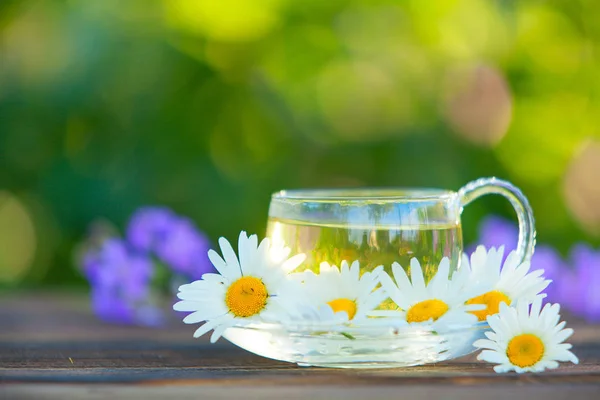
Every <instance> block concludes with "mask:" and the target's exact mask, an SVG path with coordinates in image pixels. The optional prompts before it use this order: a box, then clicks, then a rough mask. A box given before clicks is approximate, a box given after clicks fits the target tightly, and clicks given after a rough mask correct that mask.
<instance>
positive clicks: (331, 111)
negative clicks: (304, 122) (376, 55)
mask: <svg viewBox="0 0 600 400" xmlns="http://www.w3.org/2000/svg"><path fill="white" fill-rule="evenodd" d="M317 91H318V100H319V105H320V107H321V111H322V113H323V115H324V117H325V119H326V120H327V122H328V123H329V124H330V125H331V127H332V128H333V129H334V130H335V133H336V134H337V135H339V136H341V138H343V139H346V140H351V141H369V140H374V139H378V138H381V137H385V136H389V135H390V134H392V133H394V132H397V131H399V130H400V128H401V127H402V126H403V125H405V123H406V120H407V119H408V115H409V114H410V102H409V101H408V97H407V96H408V95H407V93H406V92H403V91H402V89H401V88H398V87H396V85H395V82H394V80H393V79H391V77H390V76H389V75H388V74H387V73H386V72H385V71H384V70H382V69H380V68H377V67H376V66H375V65H371V64H369V63H365V62H354V63H346V62H334V63H332V64H330V65H329V66H327V67H326V68H325V69H324V71H323V73H322V74H321V76H320V77H319V82H318V87H317Z"/></svg>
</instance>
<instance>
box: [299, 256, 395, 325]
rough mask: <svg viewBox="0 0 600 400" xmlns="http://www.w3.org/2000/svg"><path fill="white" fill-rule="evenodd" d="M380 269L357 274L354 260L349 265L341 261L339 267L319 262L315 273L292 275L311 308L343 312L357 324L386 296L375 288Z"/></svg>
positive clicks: (357, 264)
mask: <svg viewBox="0 0 600 400" xmlns="http://www.w3.org/2000/svg"><path fill="white" fill-rule="evenodd" d="M382 270H383V267H382V266H379V267H377V268H375V270H373V271H372V272H365V273H364V274H362V276H361V275H360V265H359V262H358V261H354V262H353V263H352V265H350V266H349V265H348V262H346V261H342V264H341V268H339V269H338V267H337V266H335V265H329V264H328V263H326V262H322V263H321V265H320V266H319V274H318V275H317V274H315V273H314V272H312V271H310V270H307V271H305V272H303V273H302V274H294V278H295V279H298V280H301V282H302V288H303V290H304V293H305V295H304V297H305V298H306V299H307V300H308V301H309V302H310V303H311V304H312V305H313V306H314V307H316V308H321V307H322V306H329V307H330V308H331V310H332V311H333V313H334V314H336V315H337V314H338V313H343V314H345V315H346V318H347V321H351V322H352V323H358V322H361V321H364V320H366V319H367V318H368V313H369V312H370V311H372V310H373V309H375V308H376V307H377V306H378V305H379V304H380V303H381V302H382V301H383V300H384V299H385V298H386V297H387V296H386V295H385V293H384V292H383V290H381V289H377V290H375V287H376V286H377V285H378V284H379V279H378V275H379V272H380V271H382Z"/></svg>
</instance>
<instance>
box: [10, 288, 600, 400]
mask: <svg viewBox="0 0 600 400" xmlns="http://www.w3.org/2000/svg"><path fill="white" fill-rule="evenodd" d="M86 302H87V300H86V298H85V296H84V295H81V294H80V295H73V294H68V293H67V294H46V293H44V294H41V295H37V296H35V297H34V296H31V294H27V293H25V294H3V295H0V321H3V326H2V329H0V398H2V399H3V398H11V399H12V398H15V399H17V398H36V399H37V398H39V399H44V398H52V399H54V398H64V397H74V398H116V397H120V396H115V395H114V394H115V391H118V392H119V393H129V392H131V395H132V396H133V397H132V398H145V399H151V398H164V397H166V396H167V394H166V393H169V394H168V395H169V396H170V395H172V394H176V395H177V396H178V397H180V398H187V397H190V398H191V396H196V397H194V398H198V394H199V393H202V394H203V396H202V397H204V398H207V397H205V396H208V398H229V397H233V398H236V396H237V398H239V397H240V396H242V397H243V398H267V399H268V398H282V397H286V398H305V397H308V396H309V395H310V396H312V397H313V398H345V399H354V398H366V397H367V396H368V397H371V398H386V397H390V396H392V394H394V396H393V397H394V398H400V397H398V396H399V395H400V394H402V396H401V397H403V396H404V395H406V396H409V397H410V396H420V397H422V398H428V397H431V396H434V397H439V396H441V397H442V398H462V399H468V398H475V397H472V393H478V394H479V395H480V396H482V397H477V398H483V397H485V398H486V399H491V398H500V396H501V395H502V394H503V393H504V394H505V395H506V397H508V396H509V393H512V392H511V391H512V390H513V389H514V388H516V387H519V388H527V389H526V390H524V391H520V392H518V393H517V392H514V393H513V394H514V396H519V395H521V394H523V395H526V396H525V397H532V396H534V395H535V396H544V397H547V398H548V399H555V398H566V397H565V396H567V392H568V391H569V390H571V391H572V392H573V393H576V395H577V397H578V398H586V396H588V395H591V394H592V393H600V334H599V333H600V330H599V328H598V326H592V325H586V324H584V323H582V322H581V321H578V320H573V321H572V323H571V324H570V325H572V326H574V328H575V329H576V334H575V335H574V337H573V340H572V342H573V343H574V344H575V348H574V351H575V353H576V354H577V355H578V356H579V357H580V359H581V363H580V364H579V365H570V364H565V365H564V366H562V367H561V368H560V369H558V370H554V371H548V372H546V373H543V374H539V375H532V374H526V375H517V374H506V375H498V374H495V373H494V372H493V371H492V369H491V367H490V366H489V365H487V364H484V363H480V362H478V361H477V360H476V359H475V358H474V356H469V357H463V358H462V359H459V360H453V361H450V362H445V363H439V364H435V365H428V366H420V367H411V368H400V369H382V370H336V369H320V368H306V367H298V366H295V365H293V364H289V363H283V362H278V361H274V360H269V359H266V358H262V357H259V356H256V355H254V354H251V353H248V352H246V351H244V350H242V349H239V348H237V347H235V346H233V345H231V344H229V343H228V342H227V341H225V340H221V341H219V342H218V343H217V344H212V345H211V344H209V343H208V342H207V340H206V339H200V340H196V339H193V338H192V337H191V333H192V331H193V328H191V327H189V326H185V325H184V324H182V323H181V322H179V321H178V320H177V319H176V318H173V319H172V321H171V322H170V325H169V326H168V328H166V329H150V328H139V327H123V326H114V325H107V324H103V323H101V322H99V321H97V320H96V319H95V318H94V317H93V316H92V315H91V313H90V312H89V309H88V307H87V305H86ZM465 388H472V389H473V392H472V391H469V390H466V391H465ZM163 390H165V392H163ZM159 393H162V396H161V395H159ZM2 395H4V396H5V397H2ZM284 395H285V396H284ZM94 396H96V397H94ZM253 396H254V397H253ZM336 396H339V397H336ZM512 396H513V395H512V394H511V397H512ZM506 397H502V398H506ZM598 397H600V396H598Z"/></svg>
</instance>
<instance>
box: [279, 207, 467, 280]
mask: <svg viewBox="0 0 600 400" xmlns="http://www.w3.org/2000/svg"><path fill="white" fill-rule="evenodd" d="M267 237H270V238H271V240H273V241H274V242H275V243H281V242H282V241H283V243H285V245H286V246H288V247H290V248H291V249H292V252H291V254H292V255H294V254H298V253H304V254H306V261H305V262H304V264H303V265H302V266H300V268H299V269H298V271H302V270H305V269H310V270H313V271H314V272H317V273H318V271H319V264H320V263H321V262H323V261H327V262H328V263H330V264H335V265H337V266H339V265H340V263H341V261H342V260H346V261H348V263H352V262H353V261H354V260H358V261H360V267H361V273H364V272H366V271H371V270H373V269H374V268H375V267H377V266H379V265H383V266H384V268H385V270H386V272H388V273H389V274H390V275H391V274H392V270H391V265H392V263H393V262H394V261H396V262H398V263H399V264H400V265H401V266H402V267H403V268H404V269H405V270H406V271H407V272H410V269H409V266H410V259H411V258H413V257H416V258H417V260H419V262H420V263H421V268H423V274H424V275H425V281H426V282H427V281H429V280H430V279H431V277H432V276H433V275H435V273H436V272H437V267H438V265H439V263H440V261H441V260H442V258H443V257H448V258H449V259H450V265H451V270H454V269H456V266H457V265H458V261H459V259H460V256H461V251H462V232H461V227H460V225H440V226H435V225H433V226H432V225H426V226H407V227H404V226H394V227H389V226H385V227H384V226H377V225H370V226H358V225H325V224H323V225H321V224H318V223H306V222H298V221H288V220H281V219H275V218H270V219H269V221H268V225H267ZM391 276H392V275H391Z"/></svg>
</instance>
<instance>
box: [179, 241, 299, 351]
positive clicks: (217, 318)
mask: <svg viewBox="0 0 600 400" xmlns="http://www.w3.org/2000/svg"><path fill="white" fill-rule="evenodd" d="M219 245H220V246H221V252H222V253H223V258H221V257H220V256H219V255H218V254H217V252H215V251H214V250H210V251H209V252H208V257H209V258H210V261H211V262H212V264H213V265H214V266H215V268H216V269H217V271H218V272H219V274H210V273H209V274H204V275H203V276H202V279H201V280H197V281H195V282H192V283H190V284H187V285H182V286H180V287H179V293H178V294H177V297H179V299H181V301H179V302H178V303H176V304H175V305H174V306H173V309H174V310H176V311H193V312H192V313H191V314H190V315H188V316H187V317H185V318H184V319H183V322H185V323H186V324H195V323H198V322H202V321H206V322H205V323H204V325H202V326H201V327H200V328H198V329H197V330H196V332H195V333H194V337H200V336H202V335H204V334H205V333H207V332H208V331H210V330H211V329H212V330H214V332H213V334H212V335H211V338H210V340H211V342H213V343H214V342H215V341H217V339H219V337H221V335H222V334H223V332H224V331H225V330H226V329H227V328H229V327H232V326H244V325H248V324H251V323H255V322H261V321H262V320H263V319H264V318H263V317H265V316H271V317H273V316H276V315H277V314H279V313H283V312H284V311H285V309H286V306H288V302H289V301H290V299H291V297H290V296H282V293H283V292H284V288H286V282H287V281H288V279H287V277H288V275H289V273H290V272H291V271H293V270H294V269H296V268H297V267H298V266H299V265H300V264H302V262H303V261H304V258H305V256H304V254H298V255H295V256H293V257H291V258H288V256H289V253H290V249H289V248H285V249H284V250H283V251H282V250H281V249H279V250H278V251H277V252H276V256H274V255H273V253H272V252H271V243H270V241H269V239H268V238H267V239H263V240H262V242H260V245H258V238H257V236H256V235H252V236H250V237H248V236H247V235H246V232H241V233H240V236H239V241H238V251H239V259H238V257H237V256H236V254H235V252H234V250H233V248H232V247H231V244H230V243H229V242H228V241H227V240H226V239H225V238H220V239H219Z"/></svg>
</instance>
